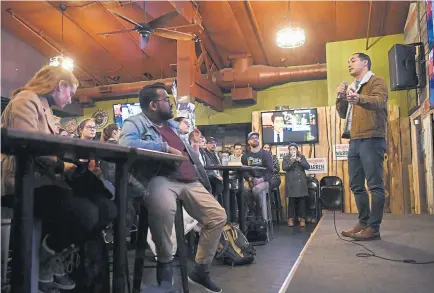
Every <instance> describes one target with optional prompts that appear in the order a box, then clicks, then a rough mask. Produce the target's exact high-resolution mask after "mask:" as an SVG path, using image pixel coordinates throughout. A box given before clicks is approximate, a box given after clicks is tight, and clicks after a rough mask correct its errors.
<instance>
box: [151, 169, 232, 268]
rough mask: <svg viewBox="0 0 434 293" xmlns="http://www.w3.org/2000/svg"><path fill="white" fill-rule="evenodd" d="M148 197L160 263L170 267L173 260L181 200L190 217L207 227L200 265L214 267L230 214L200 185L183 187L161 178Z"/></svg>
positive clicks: (202, 238) (198, 256) (154, 182)
mask: <svg viewBox="0 0 434 293" xmlns="http://www.w3.org/2000/svg"><path fill="white" fill-rule="evenodd" d="M148 193H149V194H148V196H146V197H145V204H146V207H147V209H148V216H149V228H150V229H151V233H152V240H153V241H154V242H155V247H156V250H157V257H158V261H159V262H163V263H166V262H170V261H172V259H173V256H172V249H173V244H172V241H171V235H172V230H173V223H174V220H175V213H176V199H177V198H179V199H180V200H182V204H183V206H184V208H185V210H186V211H187V213H188V214H189V215H191V216H192V217H193V218H194V219H196V220H197V221H198V222H199V223H200V224H201V225H202V226H203V228H202V230H201V232H200V239H199V246H198V249H197V254H196V263H199V264H211V262H212V260H213V258H214V255H215V252H216V250H217V245H218V242H219V240H220V236H221V233H222V231H223V228H224V226H225V224H226V212H225V210H224V209H223V208H222V207H221V205H220V204H219V203H218V202H217V200H215V198H214V197H213V196H212V195H211V194H210V193H209V192H208V191H207V190H206V189H205V187H203V185H202V184H201V183H200V182H198V181H196V182H193V183H182V182H179V181H175V180H171V179H168V178H166V177H161V176H158V177H155V178H154V179H153V180H152V181H151V183H150V184H149V189H148Z"/></svg>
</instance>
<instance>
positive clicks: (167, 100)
mask: <svg viewBox="0 0 434 293" xmlns="http://www.w3.org/2000/svg"><path fill="white" fill-rule="evenodd" d="M160 101H161V102H166V103H169V104H170V98H169V97H167V98H164V99H157V100H153V102H160Z"/></svg>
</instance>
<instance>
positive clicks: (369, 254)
mask: <svg viewBox="0 0 434 293" xmlns="http://www.w3.org/2000/svg"><path fill="white" fill-rule="evenodd" d="M333 225H334V228H335V232H336V235H337V236H338V237H339V239H341V240H342V241H345V242H348V243H352V244H355V245H358V246H360V247H362V248H364V249H365V250H366V251H367V252H359V253H356V256H357V257H375V258H379V259H382V260H386V261H391V262H400V263H407V264H413V265H427V264H433V263H434V261H423V262H420V261H416V260H414V259H393V258H387V257H383V256H380V255H377V254H376V253H375V252H374V251H372V250H371V249H369V248H367V247H366V246H364V245H363V244H361V243H359V242H357V241H355V240H348V239H344V238H342V237H341V235H339V233H338V229H337V228H336V212H335V211H333Z"/></svg>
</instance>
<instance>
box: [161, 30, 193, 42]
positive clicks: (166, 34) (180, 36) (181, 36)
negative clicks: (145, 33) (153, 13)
mask: <svg viewBox="0 0 434 293" xmlns="http://www.w3.org/2000/svg"><path fill="white" fill-rule="evenodd" d="M154 34H155V35H157V36H160V37H163V38H168V39H174V40H180V41H189V40H192V39H193V35H190V34H187V33H181V32H177V31H172V30H167V29H164V28H157V29H155V30H154Z"/></svg>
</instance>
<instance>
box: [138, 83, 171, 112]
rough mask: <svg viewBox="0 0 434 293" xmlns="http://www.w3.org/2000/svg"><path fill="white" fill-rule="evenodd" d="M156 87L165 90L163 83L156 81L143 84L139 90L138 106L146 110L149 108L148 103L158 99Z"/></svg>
mask: <svg viewBox="0 0 434 293" xmlns="http://www.w3.org/2000/svg"><path fill="white" fill-rule="evenodd" d="M158 89H162V90H166V86H165V85H164V83H161V82H157V83H154V84H150V85H147V86H144V87H143V88H142V89H141V90H140V91H139V102H140V108H142V109H146V110H147V109H148V108H149V103H150V102H152V101H155V100H156V99H158V93H157V90H158Z"/></svg>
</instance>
